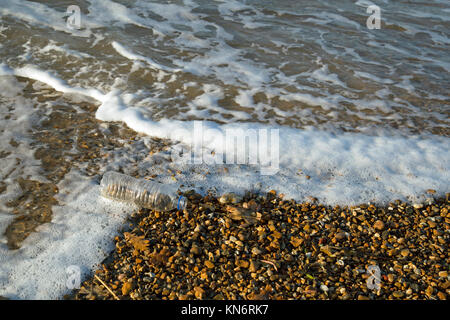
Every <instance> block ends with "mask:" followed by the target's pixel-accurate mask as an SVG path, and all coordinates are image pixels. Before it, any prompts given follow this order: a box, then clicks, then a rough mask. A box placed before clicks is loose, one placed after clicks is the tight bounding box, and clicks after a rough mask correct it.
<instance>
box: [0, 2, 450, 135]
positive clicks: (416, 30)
mask: <svg viewBox="0 0 450 320" xmlns="http://www.w3.org/2000/svg"><path fill="white" fill-rule="evenodd" d="M70 4H71V2H70V1H58V3H57V4H55V3H54V2H53V1H39V2H37V1H36V2H28V1H18V0H9V1H1V9H0V14H1V16H2V18H1V22H0V23H1V26H2V27H1V28H0V30H1V37H2V48H1V57H2V63H5V64H7V65H8V66H10V67H14V68H17V67H21V66H24V65H26V64H32V65H33V66H36V67H38V68H39V69H41V70H45V71H49V72H51V73H52V74H53V75H55V76H56V77H58V78H61V79H63V80H65V81H67V82H68V83H69V84H70V85H71V86H81V87H91V88H97V89H100V90H102V91H104V92H105V93H106V92H109V91H110V90H112V89H113V88H115V89H119V90H120V91H121V96H122V97H124V98H126V101H127V104H128V105H130V106H132V107H140V108H142V109H143V110H145V112H146V114H147V115H148V116H150V117H151V118H152V119H154V120H159V119H162V118H170V119H179V120H187V119H201V120H212V121H220V122H227V123H228V122H236V121H257V122H263V123H269V124H283V125H289V126H292V127H296V128H304V127H307V126H313V127H315V128H321V129H335V128H339V129H346V130H351V131H365V132H376V131H377V130H379V129H381V128H383V129H394V130H398V129H400V130H402V131H405V132H406V131H409V132H415V133H417V132H420V133H435V134H441V135H448V116H449V98H448V91H449V89H450V81H449V76H448V72H449V69H450V56H449V54H448V45H449V33H450V31H449V27H450V22H449V19H448V16H449V13H450V12H449V11H450V6H449V5H448V3H447V2H446V1H431V2H427V3H423V2H413V3H411V2H404V1H396V2H395V3H391V2H378V3H377V4H378V5H379V6H380V8H381V29H380V30H376V29H374V30H369V29H368V28H367V27H366V20H367V19H368V17H369V16H370V14H368V13H367V12H366V9H367V7H368V6H369V5H370V4H371V2H369V1H340V2H339V3H336V2H335V1H314V2H312V3H311V2H310V1H223V2H222V1H184V2H183V1H173V2H170V3H169V4H168V3H166V2H165V1H151V2H149V1H110V0H99V1H91V2H89V1H83V2H81V3H80V4H79V6H80V9H81V12H82V15H81V18H80V29H79V30H77V29H74V30H70V29H68V28H67V25H66V22H65V20H64V19H63V17H62V16H63V14H64V12H65V11H66V10H67V8H68V6H69V5H70ZM67 15H70V14H67Z"/></svg>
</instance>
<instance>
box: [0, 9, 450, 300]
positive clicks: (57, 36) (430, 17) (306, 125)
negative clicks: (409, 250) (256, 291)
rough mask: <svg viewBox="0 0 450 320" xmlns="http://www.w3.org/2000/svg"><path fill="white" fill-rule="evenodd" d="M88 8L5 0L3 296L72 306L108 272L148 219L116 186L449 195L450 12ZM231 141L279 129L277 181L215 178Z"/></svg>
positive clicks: (352, 199) (356, 196)
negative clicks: (116, 252) (113, 254)
mask: <svg viewBox="0 0 450 320" xmlns="http://www.w3.org/2000/svg"><path fill="white" fill-rule="evenodd" d="M73 4H74V3H73V1H70V0H68V1H57V2H56V1H25V0H0V159H1V161H2V166H1V167H0V178H1V180H0V232H1V233H2V236H0V295H4V296H8V297H13V298H49V297H50V298H58V297H61V295H62V294H64V293H65V292H67V288H66V286H65V280H66V278H67V274H66V268H67V267H68V266H70V265H74V264H75V265H78V266H80V267H81V271H82V274H86V273H87V272H89V270H91V269H92V267H93V266H94V265H95V264H97V263H99V262H100V261H101V260H102V258H104V257H105V256H106V254H107V252H108V250H110V249H111V245H112V241H111V239H112V237H113V235H114V234H115V233H116V232H117V229H118V228H119V227H120V226H121V225H122V224H123V223H124V221H125V219H126V217H127V215H128V214H129V213H130V212H131V211H133V210H134V208H129V207H123V206H121V205H119V204H117V205H116V204H114V203H112V202H108V201H107V200H104V199H101V198H100V197H99V196H98V181H99V179H100V177H101V174H102V173H103V172H105V171H106V170H117V171H123V172H124V173H127V174H131V175H134V176H137V177H146V178H151V179H154V180H156V181H159V182H163V183H174V184H178V186H180V188H181V189H182V190H187V189H190V188H194V189H196V190H197V191H199V192H201V193H205V192H207V191H208V190H209V191H211V192H213V193H216V194H221V193H223V192H228V191H235V192H238V193H242V192H244V191H245V190H252V191H261V192H265V191H268V190H271V189H276V190H278V191H279V192H282V193H284V194H285V196H286V197H287V198H294V199H297V200H307V199H309V197H316V198H318V199H319V200H320V201H321V202H324V203H327V204H331V205H333V204H341V205H352V204H358V203H363V202H367V201H372V202H383V203H386V202H388V201H390V200H393V199H396V198H400V199H402V200H409V201H422V200H424V199H425V197H428V196H429V195H426V193H425V191H426V190H427V189H430V188H431V189H434V190H436V194H435V196H442V195H443V194H445V192H447V191H448V189H449V188H448V187H449V185H450V183H449V182H450V175H449V168H450V162H449V161H450V160H449V159H450V144H449V133H450V131H449V114H450V107H449V105H450V98H449V92H450V77H449V69H450V55H449V43H450V40H449V39H450V31H449V30H450V28H449V27H450V19H449V18H448V17H449V16H450V5H449V4H448V1H428V2H420V1H395V2H392V1H374V2H370V1H366V0H358V1H347V0H345V1H339V2H337V1H331V0H326V1H325V0H322V1H288V0H282V1H260V0H258V1H257V0H247V1H245V0H230V1H206V0H184V1H143V0H136V1H131V0H129V1H119V0H116V1H112V0H95V1H94V0H92V1H88V0H86V1H76V4H77V5H78V6H79V8H80V20H79V21H80V25H77V24H76V23H75V24H74V23H69V22H77V21H76V19H75V20H68V17H71V18H70V19H72V18H73V17H74V15H73V13H66V11H67V10H68V7H69V6H71V5H73ZM370 5H378V6H379V7H380V8H381V25H380V27H381V28H380V29H372V30H370V29H369V28H368V27H367V25H366V21H367V19H368V18H369V16H370V13H368V12H367V8H368V7H369V6H370ZM68 21H69V22H68ZM193 120H202V121H203V122H195V121H193ZM199 123H200V124H199ZM198 125H201V126H202V128H204V129H205V130H210V131H207V132H206V133H205V132H203V134H202V135H201V137H200V139H199V137H198V136H195V135H194V134H193V133H195V130H196V128H198ZM130 129H132V130H130ZM229 129H238V130H244V131H243V132H244V133H245V132H247V133H248V132H249V131H245V130H256V129H257V130H262V131H264V130H266V131H265V132H267V130H269V132H270V133H272V132H274V131H271V130H278V131H277V132H279V141H278V140H274V141H275V142H274V143H275V144H276V145H277V149H276V150H277V153H276V155H277V156H278V157H277V159H276V160H277V161H276V165H277V166H276V170H275V173H274V174H270V175H264V174H262V171H261V164H260V163H259V165H252V164H250V163H249V162H245V161H244V163H237V164H236V163H235V162H234V163H218V162H217V163H213V164H211V163H207V161H206V159H208V157H207V155H209V157H210V158H211V155H214V154H216V155H217V154H221V153H223V152H224V150H225V147H224V143H223V140H221V139H222V135H223V134H224V133H226V132H227V130H229ZM272 137H273V136H272ZM166 139H169V140H166ZM258 139H261V138H260V137H259V138H258ZM258 141H259V144H258V145H257V146H256V147H254V146H253V147H252V146H248V150H246V151H244V153H245V152H248V153H249V154H250V152H252V151H253V150H254V149H252V148H257V149H258V151H260V150H261V149H260V148H262V147H263V146H261V140H258ZM199 142H201V143H202V147H203V149H202V152H203V158H202V162H201V163H192V162H189V161H182V160H186V159H179V158H177V157H174V155H176V154H180V153H182V152H186V151H191V150H193V149H195V146H196V144H198V143H199ZM273 146H274V144H272V143H271V144H270V147H273ZM263 149H264V148H263ZM264 150H265V149H264ZM237 151H239V150H237ZM272 151H273V148H272ZM238 153H239V152H238ZM273 154H274V153H273V152H272V153H271V155H273ZM236 157H237V159H239V154H238V155H237V156H236ZM209 160H211V159H209ZM259 160H261V159H260V158H259ZM272 160H273V159H272ZM272 165H273V162H272ZM11 249H15V250H11ZM30 268H31V270H32V272H29V273H28V277H25V278H23V277H21V275H23V274H24V273H25V272H28V270H29V269H30ZM49 270H51V271H50V272H49ZM46 275H47V276H46ZM48 275H51V277H49V276H48Z"/></svg>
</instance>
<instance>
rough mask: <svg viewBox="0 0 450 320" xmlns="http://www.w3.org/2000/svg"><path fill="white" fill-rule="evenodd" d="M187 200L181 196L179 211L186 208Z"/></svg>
mask: <svg viewBox="0 0 450 320" xmlns="http://www.w3.org/2000/svg"><path fill="white" fill-rule="evenodd" d="M186 203H187V199H186V197H183V196H180V197H179V198H178V203H177V210H182V209H184V208H185V207H186Z"/></svg>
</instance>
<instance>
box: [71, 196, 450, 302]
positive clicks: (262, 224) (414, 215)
mask: <svg viewBox="0 0 450 320" xmlns="http://www.w3.org/2000/svg"><path fill="white" fill-rule="evenodd" d="M187 196H188V199H189V203H188V207H187V208H186V209H185V210H184V211H183V212H180V211H178V212H177V211H172V212H156V211H152V210H147V209H141V210H139V211H137V212H135V213H134V214H133V215H132V218H131V220H130V221H129V223H130V225H129V226H130V230H128V231H124V232H121V234H120V236H117V237H115V250H114V251H113V252H112V253H111V254H110V255H109V256H108V258H106V259H105V260H104V261H103V263H102V264H101V268H99V269H97V270H96V271H95V272H94V274H93V275H92V277H90V278H89V279H86V280H85V281H84V282H83V283H82V285H81V288H80V289H79V290H75V291H73V292H72V293H71V294H70V295H66V296H65V299H76V300H78V299H91V300H94V299H108V300H109V299H120V300H122V299H133V300H142V299H144V300H147V299H151V300H153V299H158V300H159V299H163V300H166V299H179V300H191V299H192V300H193V299H217V300H222V299H227V300H236V299H238V300H241V299H245V300H261V299H271V300H272V299H273V300H277V299H282V300H285V299H301V300H304V299H306V300H310V299H339V300H340V299H342V300H364V299H441V300H446V299H447V298H448V295H449V294H450V277H449V275H448V269H449V262H450V260H449V255H448V250H447V249H446V248H447V246H448V242H449V230H450V214H449V209H450V202H449V201H450V199H449V197H450V194H449V193H447V194H446V198H445V199H443V198H440V199H437V200H434V199H433V201H432V200H431V199H432V198H430V200H429V203H428V204H425V203H424V204H414V205H412V204H408V203H402V202H400V201H398V200H397V201H395V202H393V203H390V204H388V205H386V206H384V207H376V206H374V205H359V206H352V207H346V208H341V207H339V206H335V207H330V206H323V205H321V204H318V203H317V202H315V201H311V202H305V203H297V202H295V201H293V200H283V199H282V198H281V197H280V196H278V195H277V194H276V192H275V191H274V190H272V191H271V192H269V193H267V194H266V195H264V196H261V195H256V194H250V193H247V194H246V195H245V196H244V198H243V199H240V197H238V196H235V195H233V194H229V195H227V196H222V197H221V198H217V197H213V196H210V195H206V196H201V195H199V194H197V193H195V192H191V193H188V194H187ZM313 200H314V199H313ZM369 267H370V268H372V270H373V268H376V267H378V268H379V271H380V278H379V280H380V287H379V289H378V290H377V289H376V288H377V287H376V286H375V287H374V288H375V289H369V288H368V286H367V281H368V278H369V277H370V274H368V272H367V270H368V268H369ZM372 275H376V274H374V273H372ZM372 279H373V278H372ZM372 283H373V282H372Z"/></svg>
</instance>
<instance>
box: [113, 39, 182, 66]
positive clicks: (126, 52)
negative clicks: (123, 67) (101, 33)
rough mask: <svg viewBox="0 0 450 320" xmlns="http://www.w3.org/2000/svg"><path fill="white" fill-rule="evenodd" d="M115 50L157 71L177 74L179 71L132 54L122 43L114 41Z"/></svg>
mask: <svg viewBox="0 0 450 320" xmlns="http://www.w3.org/2000/svg"><path fill="white" fill-rule="evenodd" d="M111 45H112V46H113V48H114V49H115V50H116V51H117V53H119V54H120V55H121V56H123V57H125V58H127V59H130V60H140V61H144V62H146V63H147V64H148V65H149V66H151V67H152V68H153V69H155V70H165V71H170V72H177V71H179V70H178V69H172V68H168V67H166V66H164V65H162V64H160V63H157V62H155V61H153V60H152V59H150V58H148V57H144V56H141V55H139V54H135V53H133V52H131V51H130V50H128V49H126V48H125V47H124V46H122V45H121V44H120V43H118V42H116V41H113V42H112V44H111Z"/></svg>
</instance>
